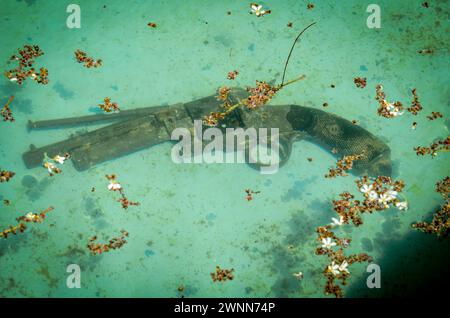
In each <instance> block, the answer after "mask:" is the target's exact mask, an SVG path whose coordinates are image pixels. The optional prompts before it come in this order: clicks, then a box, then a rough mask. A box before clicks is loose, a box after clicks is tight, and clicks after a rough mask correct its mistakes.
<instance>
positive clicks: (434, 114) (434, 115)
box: [427, 112, 444, 120]
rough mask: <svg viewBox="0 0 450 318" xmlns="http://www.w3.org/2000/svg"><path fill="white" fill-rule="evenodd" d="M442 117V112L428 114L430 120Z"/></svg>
mask: <svg viewBox="0 0 450 318" xmlns="http://www.w3.org/2000/svg"><path fill="white" fill-rule="evenodd" d="M442 117H444V115H442V114H441V113H440V112H431V115H429V116H427V118H428V119H429V120H435V119H438V118H442Z"/></svg>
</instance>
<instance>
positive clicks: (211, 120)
mask: <svg viewBox="0 0 450 318" xmlns="http://www.w3.org/2000/svg"><path fill="white" fill-rule="evenodd" d="M224 118H225V113H220V112H212V113H210V114H209V115H206V116H204V117H203V119H202V120H203V125H205V126H209V127H216V126H217V125H218V124H219V121H220V120H222V119H224Z"/></svg>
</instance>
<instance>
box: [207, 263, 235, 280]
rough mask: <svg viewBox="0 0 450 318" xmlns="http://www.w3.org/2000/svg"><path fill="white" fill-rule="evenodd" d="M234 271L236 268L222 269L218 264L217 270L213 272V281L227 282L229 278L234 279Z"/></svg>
mask: <svg viewBox="0 0 450 318" xmlns="http://www.w3.org/2000/svg"><path fill="white" fill-rule="evenodd" d="M233 271H234V269H233V268H232V269H222V268H220V267H219V266H216V271H215V272H214V273H211V278H212V280H213V282H225V281H227V280H233V279H234V276H233Z"/></svg>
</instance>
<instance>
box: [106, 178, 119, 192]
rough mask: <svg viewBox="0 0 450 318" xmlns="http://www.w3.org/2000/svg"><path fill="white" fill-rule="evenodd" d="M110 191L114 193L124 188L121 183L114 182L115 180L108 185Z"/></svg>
mask: <svg viewBox="0 0 450 318" xmlns="http://www.w3.org/2000/svg"><path fill="white" fill-rule="evenodd" d="M108 189H109V190H113V191H117V190H120V189H122V186H121V185H120V183H119V182H117V181H114V180H110V181H109V184H108Z"/></svg>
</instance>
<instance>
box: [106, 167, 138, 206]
mask: <svg viewBox="0 0 450 318" xmlns="http://www.w3.org/2000/svg"><path fill="white" fill-rule="evenodd" d="M116 178H117V176H116V175H115V174H111V175H106V179H108V180H109V184H108V190H110V191H117V192H119V193H120V195H121V196H122V197H121V198H120V199H119V200H117V202H120V203H121V204H122V208H124V209H128V207H129V206H130V205H134V206H138V205H140V203H139V202H132V201H130V200H128V198H127V197H126V196H125V192H124V190H123V188H122V185H121V184H120V183H119V182H118V181H117V179H116Z"/></svg>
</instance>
